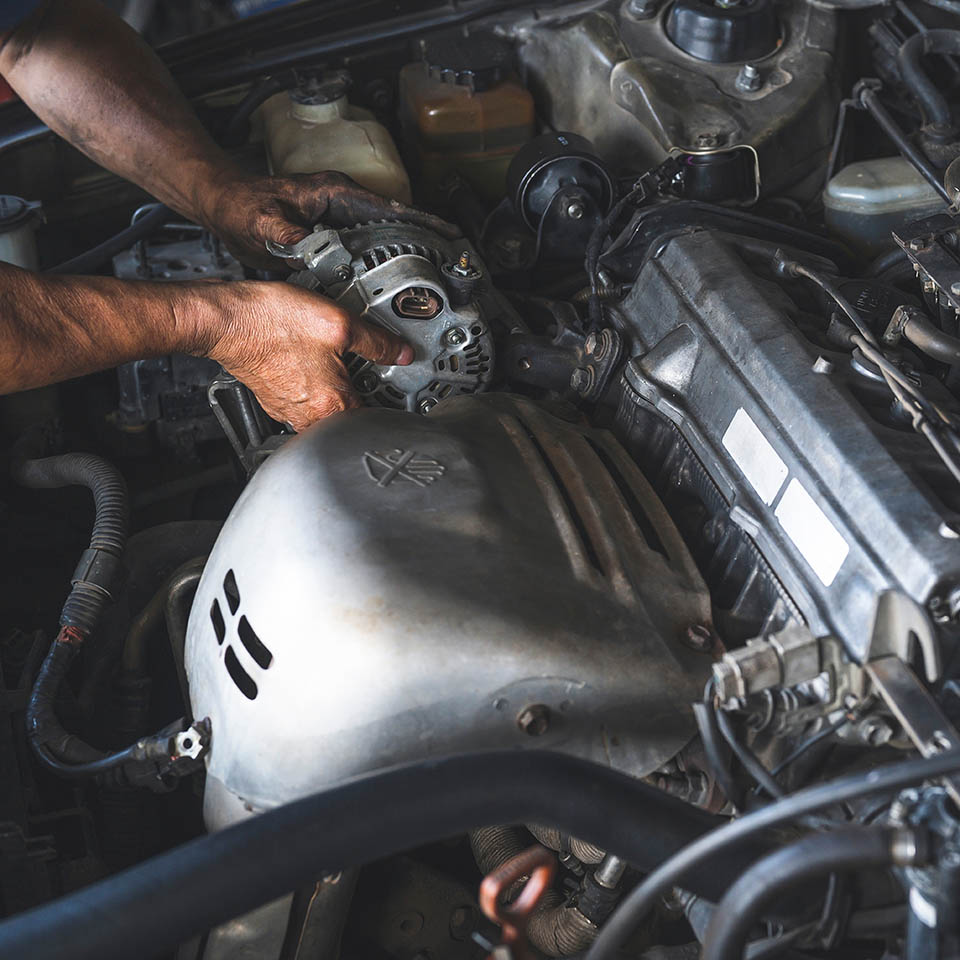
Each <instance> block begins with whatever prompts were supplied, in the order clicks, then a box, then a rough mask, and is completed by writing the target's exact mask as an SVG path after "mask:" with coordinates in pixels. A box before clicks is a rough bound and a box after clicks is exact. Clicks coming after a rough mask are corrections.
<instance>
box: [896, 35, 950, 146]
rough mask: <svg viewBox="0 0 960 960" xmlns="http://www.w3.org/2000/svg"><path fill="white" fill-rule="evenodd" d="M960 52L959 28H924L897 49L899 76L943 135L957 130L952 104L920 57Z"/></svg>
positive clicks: (933, 129) (927, 119) (932, 127)
mask: <svg viewBox="0 0 960 960" xmlns="http://www.w3.org/2000/svg"><path fill="white" fill-rule="evenodd" d="M930 53H941V54H948V55H949V54H960V30H924V31H923V32H922V33H915V34H914V35H913V36H912V37H910V38H909V39H907V40H906V41H905V42H904V43H903V44H902V45H901V47H900V49H899V51H898V52H897V67H898V69H899V71H900V77H901V79H902V80H903V82H904V84H905V85H906V87H907V89H908V90H909V91H910V93H912V94H913V97H914V99H915V100H916V101H917V103H919V104H920V106H921V108H922V109H923V115H924V120H925V122H926V126H927V127H928V128H929V129H930V132H931V133H933V134H934V135H936V136H938V137H942V138H944V139H945V138H948V137H951V136H953V135H954V134H955V133H956V127H955V126H954V124H953V121H952V119H951V116H950V104H949V103H948V102H947V98H946V97H945V96H944V95H943V94H942V93H941V92H940V90H939V89H938V87H937V85H936V84H935V83H934V82H933V81H932V80H931V79H930V77H928V76H927V74H926V72H925V71H924V69H923V67H922V66H921V64H920V60H921V58H922V57H924V56H925V55H927V54H930Z"/></svg>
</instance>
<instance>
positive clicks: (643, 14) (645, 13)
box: [627, 0, 659, 20]
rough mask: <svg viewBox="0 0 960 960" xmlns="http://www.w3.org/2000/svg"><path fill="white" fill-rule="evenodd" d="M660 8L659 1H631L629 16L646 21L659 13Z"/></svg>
mask: <svg viewBox="0 0 960 960" xmlns="http://www.w3.org/2000/svg"><path fill="white" fill-rule="evenodd" d="M658 6H659V3H658V0H629V2H628V3H627V14H628V15H629V16H631V17H638V18H639V19H642V20H646V19H648V18H649V17H652V16H653V15H654V14H655V13H656V12H657V7H658Z"/></svg>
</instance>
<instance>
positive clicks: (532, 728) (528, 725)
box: [517, 703, 550, 737]
mask: <svg viewBox="0 0 960 960" xmlns="http://www.w3.org/2000/svg"><path fill="white" fill-rule="evenodd" d="M517 726H518V727H519V728H520V729H521V730H522V731H523V732H524V733H525V734H527V736H530V737H539V736H540V735H541V734H544V733H546V732H547V728H548V727H549V726H550V708H549V707H547V706H544V704H542V703H534V704H531V705H530V706H529V707H524V708H523V709H522V710H521V711H520V713H518V714H517Z"/></svg>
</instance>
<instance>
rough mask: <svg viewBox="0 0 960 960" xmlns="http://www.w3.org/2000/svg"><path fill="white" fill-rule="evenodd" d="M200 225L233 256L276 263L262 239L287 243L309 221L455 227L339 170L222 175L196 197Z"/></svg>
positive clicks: (450, 232) (257, 263)
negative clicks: (396, 222) (380, 193)
mask: <svg viewBox="0 0 960 960" xmlns="http://www.w3.org/2000/svg"><path fill="white" fill-rule="evenodd" d="M199 207H200V210H201V211H202V213H203V219H204V223H205V226H207V227H208V228H209V229H211V230H213V232H214V233H216V234H217V235H218V236H219V237H220V238H221V239H222V240H223V241H224V243H225V244H226V245H227V248H228V249H229V250H230V252H231V253H233V254H234V256H236V257H237V258H238V259H240V260H241V261H243V262H244V263H246V264H248V265H249V266H252V267H264V268H270V267H273V268H276V267H277V265H278V263H279V261H278V260H275V259H274V258H273V257H271V256H270V255H269V254H267V252H266V249H265V248H266V243H267V241H268V240H272V241H274V242H275V243H281V244H292V243H297V242H298V241H300V240H302V239H303V238H304V237H305V236H307V235H308V234H309V233H311V232H312V230H313V227H314V224H317V223H323V224H324V225H325V226H328V227H352V226H355V225H356V224H358V223H366V222H367V221H369V220H404V221H406V222H408V223H414V224H417V225H419V226H422V227H427V228H428V229H430V230H433V231H435V232H436V233H439V234H440V235H441V236H443V237H447V238H448V239H453V238H455V237H457V236H459V235H460V231H459V230H458V229H457V228H456V227H454V226H452V225H451V224H449V223H447V222H446V221H445V220H441V219H440V218H439V217H435V216H433V215H431V214H429V213H423V212H422V211H420V210H414V209H413V208H412V207H408V206H405V205H404V204H402V203H399V202H398V201H396V200H387V199H385V198H384V197H381V196H378V195H377V194H375V193H371V192H370V191H369V190H365V189H364V188H363V187H361V186H360V185H359V184H358V183H356V182H355V181H353V180H351V179H350V177H348V176H346V174H343V173H335V172H332V171H331V172H329V173H315V174H296V175H294V176H289V177H241V176H234V175H227V176H225V177H224V179H223V180H221V181H218V183H217V184H216V185H215V186H212V187H209V188H208V189H207V193H206V195H205V196H204V197H201V198H200V200H199Z"/></svg>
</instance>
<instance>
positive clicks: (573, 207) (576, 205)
mask: <svg viewBox="0 0 960 960" xmlns="http://www.w3.org/2000/svg"><path fill="white" fill-rule="evenodd" d="M584 213H586V209H585V207H584V206H583V204H582V203H581V202H580V201H579V200H571V201H570V203H569V204H568V205H567V216H568V217H569V218H570V219H571V220H582V219H583V215H584Z"/></svg>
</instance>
